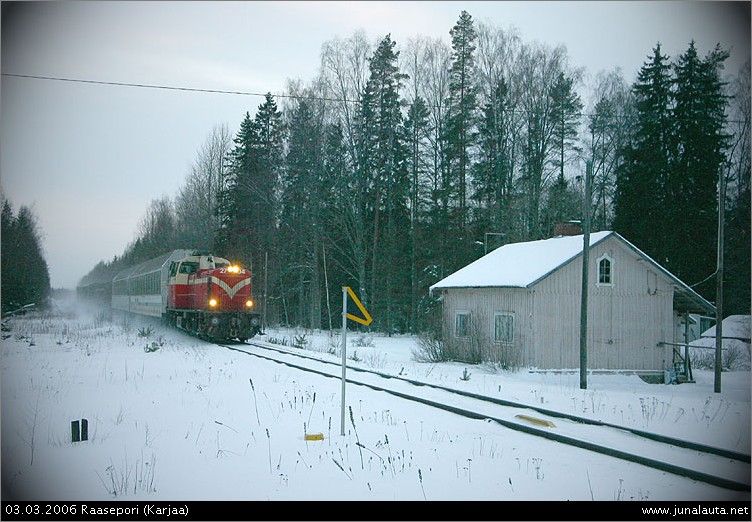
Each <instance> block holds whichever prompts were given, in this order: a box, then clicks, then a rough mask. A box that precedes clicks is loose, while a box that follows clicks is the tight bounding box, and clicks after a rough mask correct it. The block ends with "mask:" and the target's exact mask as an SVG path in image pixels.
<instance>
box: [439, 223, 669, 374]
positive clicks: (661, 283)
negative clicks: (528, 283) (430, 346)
mask: <svg viewBox="0 0 752 522" xmlns="http://www.w3.org/2000/svg"><path fill="white" fill-rule="evenodd" d="M604 253H605V254H608V255H609V256H610V257H611V259H612V277H613V286H597V285H596V282H597V277H598V272H597V262H598V258H599V257H601V256H602V255H603V254H604ZM579 259H580V258H577V259H575V260H574V261H572V262H571V263H569V264H568V265H566V266H565V267H563V268H561V269H559V270H557V271H556V272H554V273H552V274H551V275H550V276H549V277H547V278H545V279H543V280H542V281H540V282H539V283H538V284H536V285H535V286H533V287H532V288H530V289H510V288H462V289H459V288H458V289H448V290H447V291H446V293H445V294H444V321H445V323H444V324H445V326H446V327H447V328H448V331H449V332H450V333H451V334H452V336H453V334H454V316H455V312H456V311H457V310H470V311H471V314H472V316H473V317H476V318H478V319H479V320H480V322H481V324H485V325H486V327H485V328H484V329H485V331H486V332H487V335H488V338H487V339H488V344H492V339H493V337H492V335H493V330H492V326H493V313H494V311H511V312H514V314H515V331H514V334H515V343H514V350H516V351H517V352H518V353H517V359H518V360H519V362H520V363H521V364H522V365H524V366H532V367H537V368H546V369H547V368H578V367H579V327H580V285H581V283H580V277H581V273H582V264H581V262H580V261H579ZM650 268H651V266H650V265H649V264H648V262H646V261H644V260H642V259H641V258H640V257H639V256H638V255H637V254H636V253H634V252H633V251H632V250H631V249H629V247H627V246H625V245H623V244H622V243H621V242H619V241H618V240H617V239H615V238H613V237H610V238H608V239H606V240H605V241H603V242H601V243H600V244H598V245H597V246H595V247H594V248H593V249H591V251H590V268H589V280H590V292H589V297H588V367H589V368H592V369H595V368H604V369H638V370H656V369H665V368H668V367H669V366H670V364H671V347H658V346H657V343H658V342H659V341H672V340H673V339H674V332H675V330H674V323H673V322H674V313H673V284H672V282H671V281H670V280H669V279H668V278H667V277H665V276H663V275H662V274H660V273H658V274H657V277H655V276H654V275H651V276H650V280H649V276H648V270H649V269H650ZM652 272H653V274H655V272H656V271H655V270H652ZM648 285H650V286H648ZM649 289H650V292H649V291H648V290H649ZM496 346H497V348H496V350H497V353H499V352H498V350H509V349H510V348H509V347H504V346H498V345H496ZM488 359H489V360H497V357H495V354H494V351H493V350H491V353H489V357H488Z"/></svg>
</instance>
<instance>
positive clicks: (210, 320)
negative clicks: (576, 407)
mask: <svg viewBox="0 0 752 522" xmlns="http://www.w3.org/2000/svg"><path fill="white" fill-rule="evenodd" d="M168 293H169V295H168V310H167V313H168V317H169V318H170V321H171V322H173V323H174V324H175V326H177V327H179V328H183V329H185V330H188V331H190V332H192V333H195V334H197V335H199V336H202V337H208V338H211V339H239V340H240V341H245V340H246V339H248V338H250V337H253V336H254V335H256V334H257V333H259V332H260V330H261V317H260V314H259V313H258V312H257V311H256V303H255V302H254V299H253V293H252V288H251V272H250V271H249V270H247V269H245V268H242V267H240V266H239V265H234V264H231V263H230V262H229V261H228V260H227V259H223V258H220V257H216V256H211V255H194V256H188V257H185V258H183V259H181V260H180V261H176V262H174V263H173V264H172V265H171V266H170V277H169V284H168Z"/></svg>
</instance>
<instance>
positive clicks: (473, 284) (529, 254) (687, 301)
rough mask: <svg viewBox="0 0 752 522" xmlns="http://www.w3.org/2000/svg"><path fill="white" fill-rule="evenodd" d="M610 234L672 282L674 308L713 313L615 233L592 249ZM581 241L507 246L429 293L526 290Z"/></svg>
mask: <svg viewBox="0 0 752 522" xmlns="http://www.w3.org/2000/svg"><path fill="white" fill-rule="evenodd" d="M612 235H613V236H614V237H616V238H617V239H619V240H620V241H622V242H623V243H624V244H625V245H627V246H628V247H629V248H630V249H632V250H633V251H634V252H635V253H637V254H638V255H640V256H641V257H643V258H644V259H646V260H648V261H649V262H650V263H652V264H653V265H654V266H655V267H656V268H657V269H658V270H659V271H660V272H661V273H663V274H664V275H665V276H666V277H668V278H669V279H671V280H672V282H673V283H674V303H673V306H674V309H676V310H681V311H687V312H696V313H707V314H712V313H715V307H714V306H713V305H712V304H711V303H710V302H708V301H707V300H706V299H705V298H703V297H702V296H701V295H700V294H698V293H697V292H695V291H694V290H692V288H691V287H689V286H688V285H687V284H686V283H684V282H683V281H681V280H680V279H679V278H678V277H676V276H675V275H674V274H672V273H671V272H669V271H668V270H666V269H665V268H663V267H662V266H661V265H660V264H658V263H657V262H656V261H655V260H654V259H652V258H651V257H650V256H649V255H647V254H646V253H645V252H643V251H642V250H640V249H639V248H637V247H636V246H635V245H633V244H632V243H630V242H629V241H627V240H626V239H624V238H623V237H622V236H620V235H619V234H617V233H616V232H611V231H608V230H606V231H602V232H594V233H592V234H590V246H591V247H593V246H594V245H596V244H597V243H600V242H601V241H603V240H604V239H606V238H607V237H609V236H612ZM582 240H583V238H582V235H579V236H563V237H554V238H551V239H542V240H539V241H528V242H525V243H510V244H508V245H504V246H501V247H499V248H497V249H496V250H493V251H492V252H489V253H488V254H486V255H485V256H483V257H481V258H480V259H478V260H476V261H474V262H472V263H470V264H469V265H467V266H465V267H464V268H461V269H459V270H457V271H456V272H454V273H453V274H451V275H449V276H447V277H445V278H444V279H442V280H441V281H439V282H437V283H435V284H434V285H432V286H431V288H430V290H431V291H433V290H435V289H437V288H483V287H496V288H499V287H502V288H504V287H506V288H509V287H511V288H529V287H531V286H533V285H534V284H536V283H537V282H538V281H540V280H542V279H544V278H545V277H548V275H549V274H551V273H552V272H554V271H555V270H557V269H559V268H561V267H562V266H564V265H565V264H567V263H569V262H570V261H572V260H573V259H574V258H576V257H577V256H579V255H580V254H582Z"/></svg>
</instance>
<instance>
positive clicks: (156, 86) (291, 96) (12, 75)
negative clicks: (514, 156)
mask: <svg viewBox="0 0 752 522" xmlns="http://www.w3.org/2000/svg"><path fill="white" fill-rule="evenodd" d="M2 76H7V77H10V78H27V79H33V80H48V81H59V82H70V83H84V84H90V85H110V86H116V87H136V88H145V89H161V90H167V91H183V92H200V93H208V94H232V95H237V96H260V97H265V96H266V95H267V94H269V95H271V96H273V97H275V98H288V99H293V100H319V101H328V102H342V103H360V100H349V99H347V98H329V97H324V96H312V95H302V94H280V93H272V92H267V93H260V92H252V91H235V90H226V89H206V88H200V87H182V86H177V85H163V84H156V83H135V82H116V81H105V80H89V79H85V78H66V77H62V76H44V75H37V74H15V73H5V72H4V73H2ZM434 108H436V106H434ZM500 112H505V113H509V114H527V113H528V112H529V111H526V110H520V109H509V108H508V109H501V110H500ZM594 115H595V114H594V113H584V112H581V113H578V116H594ZM726 123H745V122H744V121H741V120H726Z"/></svg>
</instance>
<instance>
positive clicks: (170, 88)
mask: <svg viewBox="0 0 752 522" xmlns="http://www.w3.org/2000/svg"><path fill="white" fill-rule="evenodd" d="M2 75H3V76H10V77H13V78H31V79H34V80H53V81H59V82H72V83H88V84H93V85H115V86H119V87H141V88H146V89H162V90H167V91H187V92H204V93H213V94H236V95H240V96H261V97H264V96H266V94H267V93H260V92H250V91H226V90H222V89H199V88H198V87H177V86H175V85H159V84H153V83H131V82H106V81H102V80H84V79H81V78H62V77H58V76H38V75H33V74H11V73H2ZM268 94H271V95H272V96H274V97H275V98H292V99H296V100H311V99H314V100H322V101H331V102H345V103H359V102H358V100H347V99H343V98H324V97H321V96H301V95H295V94H274V93H268Z"/></svg>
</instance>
